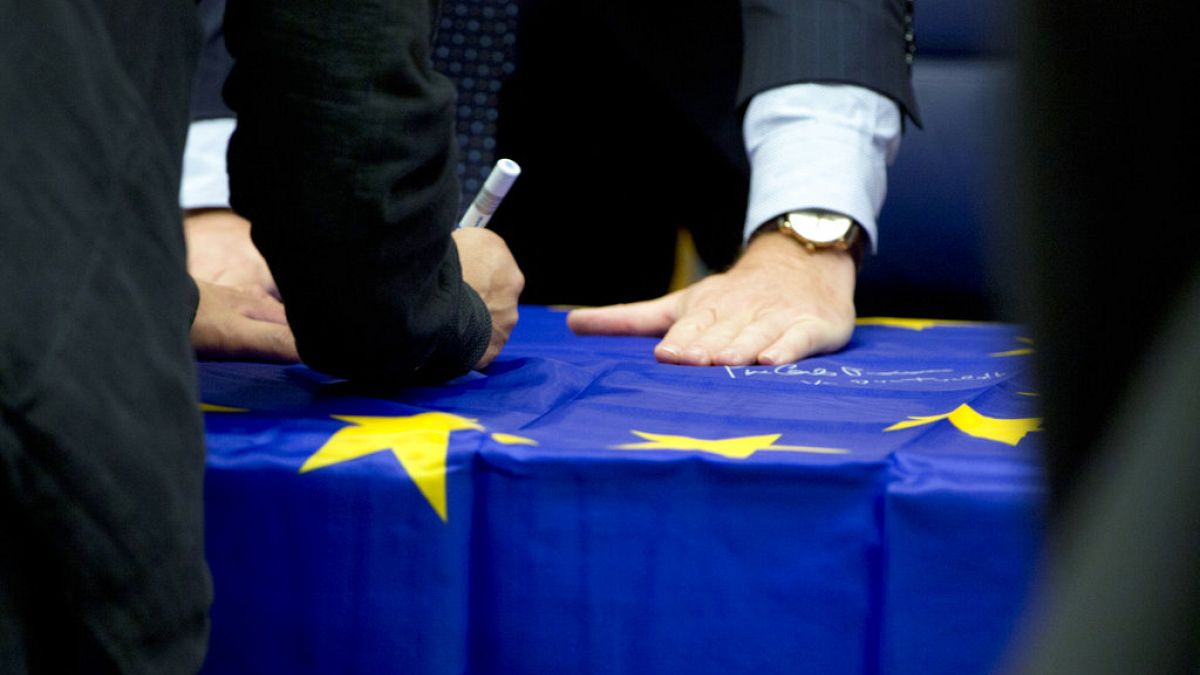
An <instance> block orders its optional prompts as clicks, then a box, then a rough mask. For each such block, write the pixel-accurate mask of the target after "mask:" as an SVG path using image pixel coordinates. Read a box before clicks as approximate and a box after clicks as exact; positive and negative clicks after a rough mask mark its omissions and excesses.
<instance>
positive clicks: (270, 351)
mask: <svg viewBox="0 0 1200 675" xmlns="http://www.w3.org/2000/svg"><path fill="white" fill-rule="evenodd" d="M192 342H193V344H194V345H195V347H196V355H197V356H199V357H201V358H211V359H236V360H253V361H275V362H279V363H295V362H297V361H299V360H300V355H299V353H297V351H296V338H295V336H293V335H292V330H291V329H290V328H288V327H287V326H286V325H280V324H276V323H270V322H267V321H256V320H254V319H249V318H246V317H237V318H234V319H232V320H230V321H229V322H227V323H225V324H224V325H222V326H220V327H217V328H216V329H215V330H213V331H210V332H209V334H208V335H207V336H206V337H204V338H201V339H196V332H195V331H193V340H192Z"/></svg>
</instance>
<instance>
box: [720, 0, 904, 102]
mask: <svg viewBox="0 0 1200 675" xmlns="http://www.w3.org/2000/svg"><path fill="white" fill-rule="evenodd" d="M742 26H743V35H744V40H745V42H744V47H743V57H742V78H741V84H740V88H739V91H738V101H739V103H740V105H741V106H742V107H743V108H744V106H745V105H746V103H747V102H749V100H750V99H751V98H752V97H753V96H754V95H755V94H757V93H759V92H762V91H766V90H767V89H773V88H775V87H779V86H783V85H787V84H793V83H796V82H829V83H844V84H854V85H858V86H861V87H866V88H867V89H871V90H874V91H876V92H878V93H880V94H883V95H884V96H887V97H888V98H890V99H892V100H893V101H895V102H896V103H897V105H899V106H900V110H901V112H902V113H905V114H907V115H908V116H909V117H910V118H912V119H913V121H914V122H916V123H917V124H920V116H919V113H918V111H917V104H916V99H915V97H914V96H913V90H912V78H911V77H910V69H911V63H912V55H913V50H914V46H913V45H914V43H913V32H912V0H805V1H804V2H801V1H799V0H742Z"/></svg>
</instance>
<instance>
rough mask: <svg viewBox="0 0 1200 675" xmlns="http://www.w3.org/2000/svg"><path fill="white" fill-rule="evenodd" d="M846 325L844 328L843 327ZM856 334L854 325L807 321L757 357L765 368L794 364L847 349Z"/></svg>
mask: <svg viewBox="0 0 1200 675" xmlns="http://www.w3.org/2000/svg"><path fill="white" fill-rule="evenodd" d="M843 323H844V324H846V325H842V324H843ZM853 331H854V321H853V320H850V321H848V322H839V321H828V320H821V319H816V318H810V319H804V320H801V321H798V322H796V323H795V324H793V325H792V326H790V327H789V328H788V329H787V330H786V331H784V332H783V334H782V335H781V336H780V337H779V339H777V340H775V341H774V342H772V343H771V345H770V346H768V347H767V348H766V349H764V350H763V351H762V352H760V353H759V354H758V357H757V360H758V362H759V363H761V364H763V365H779V364H781V363H791V362H793V361H799V360H800V359H803V358H806V357H809V356H812V355H814V354H826V353H829V352H833V351H837V350H838V349H841V348H842V347H844V346H846V343H847V342H849V341H850V335H851V334H852V333H853Z"/></svg>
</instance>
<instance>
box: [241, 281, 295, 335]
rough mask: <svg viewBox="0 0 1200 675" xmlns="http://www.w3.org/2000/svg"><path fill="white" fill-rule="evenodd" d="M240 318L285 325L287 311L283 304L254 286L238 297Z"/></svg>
mask: <svg viewBox="0 0 1200 675" xmlns="http://www.w3.org/2000/svg"><path fill="white" fill-rule="evenodd" d="M240 302H241V306H240V308H239V309H240V311H241V313H242V316H245V317H246V318H249V319H255V320H257V321H267V322H269V323H276V324H281V325H285V326H286V325H287V311H286V308H284V306H283V303H282V302H280V301H279V300H278V299H276V298H275V296H273V295H269V294H267V292H266V291H265V290H264V289H262V288H261V287H258V286H255V287H253V289H252V290H250V291H248V292H246V293H245V294H243V295H242V296H241V297H240Z"/></svg>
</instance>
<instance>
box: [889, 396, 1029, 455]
mask: <svg viewBox="0 0 1200 675" xmlns="http://www.w3.org/2000/svg"><path fill="white" fill-rule="evenodd" d="M939 420H949V421H950V423H951V424H953V425H954V427H955V428H956V429H958V430H959V431H961V432H963V433H964V434H967V435H968V436H974V437H975V438H984V439H987V440H989V441H998V442H1000V443H1007V444H1008V445H1016V444H1017V443H1020V442H1021V439H1022V438H1025V434H1028V433H1030V432H1032V431H1041V430H1042V428H1041V424H1042V420H1041V418H1038V417H1026V418H1020V419H1004V418H1001V417H988V416H987V415H982V414H980V413H978V412H976V411H975V410H974V409H973V408H971V406H969V405H967V404H966V403H964V404H962V405H960V406H958V407H957V408H955V409H954V410H953V411H951V412H948V413H945V414H944V415H929V416H919V417H909V418H908V419H907V420H905V421H903V422H897V423H896V424H893V425H892V426H890V427H888V428H886V429H884V431H899V430H901V429H911V428H912V427H919V426H923V425H926V424H933V423H934V422H937V421H939Z"/></svg>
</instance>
